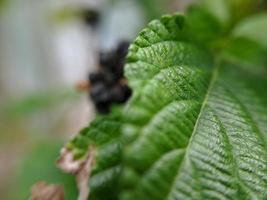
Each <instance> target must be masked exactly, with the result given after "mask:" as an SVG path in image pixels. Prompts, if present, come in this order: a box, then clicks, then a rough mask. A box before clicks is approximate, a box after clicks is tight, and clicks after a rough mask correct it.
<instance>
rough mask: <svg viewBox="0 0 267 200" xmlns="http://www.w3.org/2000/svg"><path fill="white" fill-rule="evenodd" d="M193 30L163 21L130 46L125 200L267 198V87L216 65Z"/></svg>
mask: <svg viewBox="0 0 267 200" xmlns="http://www.w3.org/2000/svg"><path fill="white" fill-rule="evenodd" d="M187 29H188V27H187V26H186V23H185V22H184V20H183V17H182V16H180V15H174V16H165V17H163V18H162V19H161V20H160V21H159V20H156V21H153V22H152V23H150V24H149V25H148V27H147V28H146V29H145V30H144V31H142V32H141V34H140V35H139V36H138V38H137V40H136V41H135V43H134V44H133V45H132V46H131V48H130V53H129V58H128V60H129V62H128V64H127V66H126V75H127V77H128V79H129V82H130V85H131V86H132V87H133V88H134V89H135V92H134V96H133V98H132V99H131V101H130V102H129V105H128V106H127V109H126V112H125V116H124V118H125V119H126V121H127V123H125V124H124V128H123V130H124V131H123V133H124V137H125V141H127V144H126V145H125V148H124V162H125V170H124V176H123V182H124V183H125V189H124V190H123V193H122V195H121V198H122V199H136V198H138V199H153V200H154V199H266V198H267V145H266V144H267V143H266V139H267V138H266V137H267V108H266V97H265V99H264V96H266V95H264V93H262V92H260V91H258V90H260V89H261V88H264V87H266V86H267V84H266V81H265V80H264V78H261V77H257V78H256V77H254V76H253V75H251V74H252V73H251V72H250V71H245V70H244V69H242V68H238V67H237V66H234V65H230V64H227V61H225V60H222V59H220V57H219V56H214V57H215V60H216V61H215V62H212V59H211V58H209V54H208V53H207V52H206V51H205V50H204V48H203V47H199V46H197V45H195V44H194V43H192V41H191V40H190V38H187V37H186V36H187V35H188V34H186V35H185V32H188V30H187ZM148 36H149V37H148ZM129 174H131V175H130V176H129Z"/></svg>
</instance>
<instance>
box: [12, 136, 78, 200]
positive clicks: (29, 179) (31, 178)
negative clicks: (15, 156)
mask: <svg viewBox="0 0 267 200" xmlns="http://www.w3.org/2000/svg"><path fill="white" fill-rule="evenodd" d="M62 145H63V143H62V142H60V141H57V140H51V139H50V140H44V141H42V142H38V143H36V144H35V145H34V147H33V148H32V149H31V150H30V152H29V153H28V154H27V156H26V157H25V158H24V159H23V162H22V165H21V167H20V168H19V171H18V172H17V174H16V175H15V176H14V177H15V178H14V180H13V181H14V185H13V187H12V192H11V195H10V199H11V200H24V199H25V200H26V199H28V198H29V196H30V190H31V187H32V186H33V185H34V184H36V183H37V182H39V181H45V182H47V183H48V184H61V185H63V186H64V193H65V199H66V200H73V199H75V198H76V196H77V189H76V187H75V185H76V184H75V178H74V177H73V176H71V175H68V174H64V173H62V172H61V171H60V170H59V169H58V168H57V166H56V163H55V162H56V159H57V157H58V154H59V151H60V148H61V147H62Z"/></svg>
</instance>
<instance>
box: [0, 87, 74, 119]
mask: <svg viewBox="0 0 267 200" xmlns="http://www.w3.org/2000/svg"><path fill="white" fill-rule="evenodd" d="M78 97H79V94H78V93H77V92H76V91H75V90H73V89H55V90H48V91H43V92H37V93H33V94H29V95H27V96H25V97H24V98H20V99H16V100H10V101H9V102H7V103H5V104H4V105H2V107H1V108H0V110H2V115H5V116H6V117H12V118H18V117H25V116H27V115H31V114H35V113H38V112H41V111H43V110H46V109H48V108H51V107H54V106H57V105H59V104H61V103H65V102H68V101H72V100H75V99H77V98H78Z"/></svg>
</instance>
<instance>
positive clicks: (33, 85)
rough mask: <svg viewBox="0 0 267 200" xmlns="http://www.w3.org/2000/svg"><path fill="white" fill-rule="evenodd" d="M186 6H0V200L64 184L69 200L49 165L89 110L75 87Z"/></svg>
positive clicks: (68, 0)
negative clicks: (111, 53)
mask: <svg viewBox="0 0 267 200" xmlns="http://www.w3.org/2000/svg"><path fill="white" fill-rule="evenodd" d="M189 2H190V1H189V0H0V199H3V200H5V199H6V200H9V199H10V200H22V199H28V197H29V194H30V188H31V186H32V185H33V184H34V183H36V182H37V181H46V182H49V183H56V184H64V187H65V194H66V197H68V198H66V199H75V197H76V192H77V191H76V188H75V184H74V179H73V177H71V176H69V175H65V174H63V173H61V172H60V171H59V170H58V169H57V168H56V166H55V160H56V159H57V156H58V155H59V151H60V147H61V146H62V145H63V144H64V143H65V142H66V141H68V140H69V139H70V138H72V137H73V136H74V135H75V134H77V133H78V131H79V130H80V129H81V128H83V127H85V126H86V125H88V123H89V122H90V120H91V119H92V118H94V116H95V109H94V106H93V104H92V103H91V102H90V101H89V98H88V94H87V93H79V92H78V91H77V90H75V87H74V86H75V85H76V83H77V82H78V81H80V80H87V79H88V78H87V77H88V73H89V72H93V71H94V70H96V69H97V68H98V65H99V61H98V60H99V52H100V51H108V50H110V49H112V48H114V47H116V45H117V44H118V43H119V42H120V41H122V40H127V41H132V40H133V39H134V38H135V36H136V35H137V33H138V32H139V31H140V29H141V28H142V27H143V26H144V25H145V24H146V23H147V22H148V21H150V20H151V19H153V18H158V17H159V16H160V15H162V14H164V13H169V12H173V11H177V10H180V11H182V10H183V9H184V8H185V7H186V6H187V4H188V3H189Z"/></svg>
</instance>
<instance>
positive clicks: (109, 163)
mask: <svg viewBox="0 0 267 200" xmlns="http://www.w3.org/2000/svg"><path fill="white" fill-rule="evenodd" d="M120 127H121V119H120V117H119V114H118V113H116V114H113V115H110V116H104V117H102V116H101V117H97V119H96V120H94V121H93V122H92V123H91V124H90V126H89V127H88V128H85V129H84V130H82V131H81V132H80V134H79V135H78V136H77V137H75V138H74V139H73V140H72V141H71V142H70V143H69V144H68V145H67V148H68V150H71V151H72V152H73V154H74V156H75V158H76V159H83V158H85V157H86V155H87V153H88V149H89V148H90V147H93V148H95V151H96V158H95V162H94V166H93V169H92V176H91V178H90V185H89V187H90V190H91V194H90V199H93V200H94V199H95V200H98V199H107V200H112V199H117V196H118V193H119V191H118V189H119V184H118V177H119V176H120V173H121V164H120V159H121V142H120V139H119V138H120V133H121V132H120ZM107 194H108V195H107Z"/></svg>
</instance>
